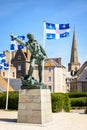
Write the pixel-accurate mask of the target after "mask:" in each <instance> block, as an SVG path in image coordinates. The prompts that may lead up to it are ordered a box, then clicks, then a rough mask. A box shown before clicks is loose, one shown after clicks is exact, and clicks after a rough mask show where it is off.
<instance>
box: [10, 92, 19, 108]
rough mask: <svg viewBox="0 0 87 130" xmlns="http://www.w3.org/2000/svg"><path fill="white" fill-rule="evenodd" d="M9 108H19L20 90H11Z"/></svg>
mask: <svg viewBox="0 0 87 130" xmlns="http://www.w3.org/2000/svg"><path fill="white" fill-rule="evenodd" d="M8 109H13V110H16V109H18V92H10V93H9V98H8Z"/></svg>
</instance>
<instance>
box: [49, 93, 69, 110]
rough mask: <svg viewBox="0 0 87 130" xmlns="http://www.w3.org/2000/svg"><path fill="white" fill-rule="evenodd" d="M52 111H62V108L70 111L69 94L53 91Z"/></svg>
mask: <svg viewBox="0 0 87 130" xmlns="http://www.w3.org/2000/svg"><path fill="white" fill-rule="evenodd" d="M51 101H52V112H60V111H62V110H64V111H66V112H69V111H70V106H71V105H70V99H69V97H68V95H67V94H59V93H52V94H51Z"/></svg>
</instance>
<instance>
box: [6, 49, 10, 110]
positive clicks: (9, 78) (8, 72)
mask: <svg viewBox="0 0 87 130" xmlns="http://www.w3.org/2000/svg"><path fill="white" fill-rule="evenodd" d="M10 64H11V51H10V58H9V69H8V85H7V94H6V110H8V96H9V84H10Z"/></svg>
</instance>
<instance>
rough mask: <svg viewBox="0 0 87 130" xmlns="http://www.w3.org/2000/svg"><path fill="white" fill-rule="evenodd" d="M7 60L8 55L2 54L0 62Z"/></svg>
mask: <svg viewBox="0 0 87 130" xmlns="http://www.w3.org/2000/svg"><path fill="white" fill-rule="evenodd" d="M5 61H6V55H5V54H0V64H2V63H4V62H5Z"/></svg>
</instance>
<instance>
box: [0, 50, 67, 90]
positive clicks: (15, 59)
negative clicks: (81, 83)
mask: <svg viewBox="0 0 87 130" xmlns="http://www.w3.org/2000/svg"><path fill="white" fill-rule="evenodd" d="M4 53H5V54H6V56H7V59H8V60H9V58H10V56H11V64H10V75H9V76H10V82H11V81H12V80H11V79H15V82H16V80H17V79H20V78H21V77H22V76H25V75H26V74H28V70H29V65H30V56H31V54H30V51H29V50H26V49H22V50H20V51H17V52H12V53H11V55H10V54H9V52H8V51H6V52H4ZM8 57H9V58H8ZM8 71H9V70H8ZM8 71H6V70H1V76H2V77H4V78H8V73H9V72H8ZM43 72H44V73H43V79H44V83H45V84H47V85H48V86H49V88H50V90H51V92H67V88H66V68H65V67H64V66H63V65H62V64H61V58H48V59H45V61H44V69H43ZM33 76H34V77H35V79H37V80H38V68H37V66H36V65H35V68H34V72H33ZM18 81H20V80H17V82H18ZM19 88H20V87H19Z"/></svg>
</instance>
